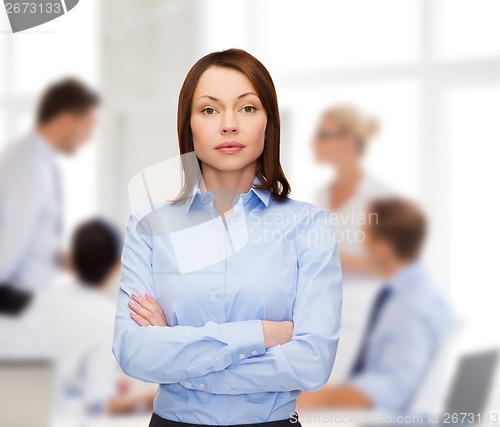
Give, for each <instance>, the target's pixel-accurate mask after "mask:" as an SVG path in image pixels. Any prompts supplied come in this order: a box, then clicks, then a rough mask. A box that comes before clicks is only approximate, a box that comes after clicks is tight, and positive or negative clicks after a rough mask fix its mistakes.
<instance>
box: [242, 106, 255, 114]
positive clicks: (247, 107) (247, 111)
mask: <svg viewBox="0 0 500 427" xmlns="http://www.w3.org/2000/svg"><path fill="white" fill-rule="evenodd" d="M243 110H244V111H245V113H252V112H254V111H255V110H256V108H255V107H252V106H251V105H247V106H246V107H243Z"/></svg>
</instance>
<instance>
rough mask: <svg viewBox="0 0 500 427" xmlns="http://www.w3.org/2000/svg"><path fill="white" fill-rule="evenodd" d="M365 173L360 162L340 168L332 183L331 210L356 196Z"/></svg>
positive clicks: (338, 207)
mask: <svg viewBox="0 0 500 427" xmlns="http://www.w3.org/2000/svg"><path fill="white" fill-rule="evenodd" d="M363 173H364V172H363V169H362V168H361V165H360V164H359V163H355V164H352V165H351V166H350V167H345V168H343V169H339V170H338V174H337V177H336V178H335V181H334V182H332V183H331V184H330V194H329V207H330V209H331V210H333V211H336V210H338V209H340V208H341V207H342V206H343V205H344V204H345V203H347V202H348V201H349V200H350V199H351V198H352V197H353V196H354V194H355V193H356V190H357V188H358V186H359V183H360V182H361V179H362V178H363Z"/></svg>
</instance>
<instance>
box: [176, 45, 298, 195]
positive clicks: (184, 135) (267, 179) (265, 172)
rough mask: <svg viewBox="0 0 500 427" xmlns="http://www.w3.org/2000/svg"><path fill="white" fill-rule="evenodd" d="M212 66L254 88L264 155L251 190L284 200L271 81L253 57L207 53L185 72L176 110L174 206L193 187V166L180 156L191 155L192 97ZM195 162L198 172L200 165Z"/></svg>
mask: <svg viewBox="0 0 500 427" xmlns="http://www.w3.org/2000/svg"><path fill="white" fill-rule="evenodd" d="M213 66H218V67H227V68H233V69H235V70H237V71H239V72H241V73H242V74H244V75H245V77H247V78H248V79H249V80H250V82H251V83H252V85H253V86H254V88H255V90H256V92H257V95H258V96H259V98H260V101H261V102H262V105H263V107H264V110H265V111H266V114H267V125H266V135H265V143H264V151H263V152H262V154H261V156H260V157H259V159H258V162H257V174H261V176H262V177H263V183H262V184H260V185H257V184H254V188H257V189H262V190H267V189H269V190H270V191H271V193H272V195H273V199H274V200H276V201H281V200H283V199H285V198H287V197H288V195H289V193H290V184H289V183H288V181H287V179H286V177H285V174H284V172H283V169H282V167H281V164H280V126H281V125H280V115H279V110H278V99H277V96H276V89H275V87H274V83H273V80H272V78H271V75H270V74H269V72H268V71H267V69H266V68H265V67H264V65H262V63H261V62H259V61H258V60H257V59H256V58H255V57H253V56H252V55H250V54H249V53H247V52H245V51H244V50H241V49H228V50H223V51H220V52H213V53H210V54H208V55H206V56H204V57H203V58H201V59H200V60H198V62H196V64H194V65H193V67H192V68H191V69H190V70H189V72H188V74H187V76H186V79H185V80H184V83H183V85H182V88H181V91H180V94H179V104H178V110H177V134H178V137H179V152H180V154H181V163H182V168H183V188H182V190H181V193H180V195H179V196H178V198H177V199H176V200H175V201H174V203H175V202H177V201H179V200H182V198H184V197H186V196H187V195H189V194H190V191H191V190H192V188H193V186H194V179H195V177H194V175H195V174H194V173H190V172H192V170H193V168H194V165H192V162H191V164H190V162H189V159H188V158H189V156H182V154H186V153H190V152H193V151H194V144H193V134H192V130H191V123H190V122H191V108H192V101H193V96H194V92H195V89H196V86H197V84H198V80H199V79H200V77H201V75H202V74H203V73H204V72H205V71H206V70H207V69H208V68H210V67H213ZM197 160H198V166H199V169H200V171H201V161H200V160H199V159H197Z"/></svg>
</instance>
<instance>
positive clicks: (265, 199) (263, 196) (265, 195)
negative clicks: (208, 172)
mask: <svg viewBox="0 0 500 427" xmlns="http://www.w3.org/2000/svg"><path fill="white" fill-rule="evenodd" d="M201 179H202V177H201V175H200V177H199V178H198V180H197V181H196V183H195V185H194V187H193V191H192V192H191V195H190V196H189V197H188V198H187V200H186V212H188V211H189V210H190V208H191V205H192V204H193V201H194V199H195V198H196V197H202V203H210V202H211V201H212V200H213V193H212V192H211V191H201V189H200V181H201ZM262 183H264V180H263V179H262V175H260V174H257V175H256V176H255V178H254V180H253V182H252V187H251V188H250V190H249V191H248V192H247V193H244V194H240V196H241V198H242V199H243V203H247V202H248V201H249V200H250V199H251V197H252V195H254V194H255V195H256V196H257V197H258V198H259V199H260V200H261V201H262V203H264V205H266V206H269V201H270V199H271V191H270V190H261V189H258V188H254V187H253V186H254V185H258V184H262Z"/></svg>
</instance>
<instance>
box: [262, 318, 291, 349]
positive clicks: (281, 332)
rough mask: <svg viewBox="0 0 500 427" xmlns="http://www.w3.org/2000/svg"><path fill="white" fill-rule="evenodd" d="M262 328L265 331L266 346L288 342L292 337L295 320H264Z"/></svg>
mask: <svg viewBox="0 0 500 427" xmlns="http://www.w3.org/2000/svg"><path fill="white" fill-rule="evenodd" d="M262 330H263V331H264V342H265V346H266V348H269V347H274V346H275V345H280V344H286V343H287V342H289V341H290V340H291V339H292V335H293V322H290V321H288V320H284V321H282V322H273V321H271V320H262Z"/></svg>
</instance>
